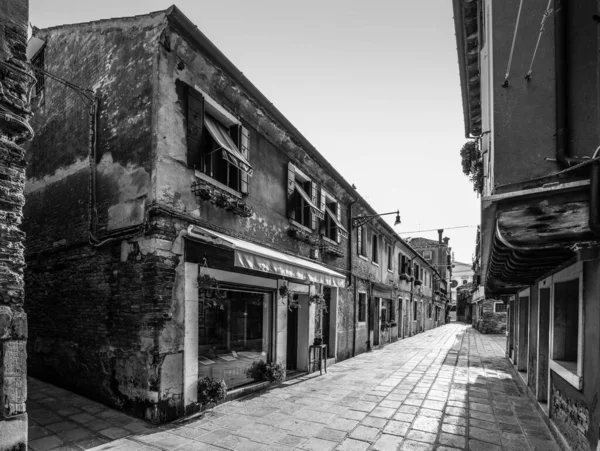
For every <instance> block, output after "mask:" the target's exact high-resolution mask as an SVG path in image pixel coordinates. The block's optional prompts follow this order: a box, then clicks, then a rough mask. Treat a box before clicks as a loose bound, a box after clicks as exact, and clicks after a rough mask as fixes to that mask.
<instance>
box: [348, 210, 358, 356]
mask: <svg viewBox="0 0 600 451" xmlns="http://www.w3.org/2000/svg"><path fill="white" fill-rule="evenodd" d="M356 202H357V201H356V200H353V201H352V202H350V204H349V205H348V230H349V231H350V232H349V233H348V266H349V269H350V278H349V279H350V284H351V285H354V326H353V328H352V357H354V356H356V328H357V327H358V318H357V314H358V308H357V306H358V300H357V299H356V295H357V292H356V276H355V275H354V273H353V271H352V249H353V247H352V205H354V204H355V203H356Z"/></svg>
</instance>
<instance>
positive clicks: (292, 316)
mask: <svg viewBox="0 0 600 451" xmlns="http://www.w3.org/2000/svg"><path fill="white" fill-rule="evenodd" d="M286 368H287V370H288V371H295V370H296V369H297V368H298V309H297V308H293V309H288V312H287V354H286Z"/></svg>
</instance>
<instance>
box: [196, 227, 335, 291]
mask: <svg viewBox="0 0 600 451" xmlns="http://www.w3.org/2000/svg"><path fill="white" fill-rule="evenodd" d="M188 235H189V236H190V237H191V238H195V239H199V240H202V241H204V242H208V243H211V244H219V245H224V246H227V247H229V248H231V249H233V252H234V266H238V267H240V268H246V269H253V270H255V271H261V272H266V273H270V274H277V275H279V276H282V277H287V278H290V279H300V280H305V281H307V282H313V283H322V284H324V285H329V286H333V287H344V286H345V283H346V278H345V277H344V275H343V274H340V273H338V272H336V271H333V270H331V269H329V268H327V267H325V266H323V265H320V264H318V263H316V262H312V261H310V260H304V259H303V258H299V257H295V256H293V255H287V254H284V253H282V252H278V251H275V250H273V249H269V248H267V247H265V246H260V245H258V244H254V243H250V242H248V241H244V240H240V239H238V238H233V237H231V236H228V235H225V234H223V233H219V232H215V231H213V230H208V229H205V228H204V227H200V226H193V225H192V226H189V227H188Z"/></svg>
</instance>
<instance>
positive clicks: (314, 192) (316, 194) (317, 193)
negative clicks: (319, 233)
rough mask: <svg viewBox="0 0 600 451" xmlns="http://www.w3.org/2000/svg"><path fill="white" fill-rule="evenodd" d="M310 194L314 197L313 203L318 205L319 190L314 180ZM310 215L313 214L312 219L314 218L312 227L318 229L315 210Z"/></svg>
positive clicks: (311, 183)
mask: <svg viewBox="0 0 600 451" xmlns="http://www.w3.org/2000/svg"><path fill="white" fill-rule="evenodd" d="M310 195H311V197H312V203H313V204H315V205H318V203H319V192H318V191H317V184H316V183H315V182H312V181H311V182H310ZM311 210H312V209H311ZM310 216H311V220H312V229H313V230H317V215H315V214H314V213H313V212H311V214H310Z"/></svg>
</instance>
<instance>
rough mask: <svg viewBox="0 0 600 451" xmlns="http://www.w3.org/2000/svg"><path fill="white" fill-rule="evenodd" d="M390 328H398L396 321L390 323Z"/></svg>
mask: <svg viewBox="0 0 600 451" xmlns="http://www.w3.org/2000/svg"><path fill="white" fill-rule="evenodd" d="M390 327H398V323H397V322H396V321H390Z"/></svg>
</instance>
